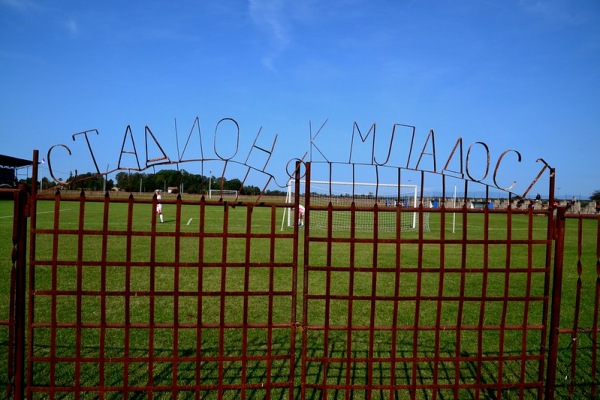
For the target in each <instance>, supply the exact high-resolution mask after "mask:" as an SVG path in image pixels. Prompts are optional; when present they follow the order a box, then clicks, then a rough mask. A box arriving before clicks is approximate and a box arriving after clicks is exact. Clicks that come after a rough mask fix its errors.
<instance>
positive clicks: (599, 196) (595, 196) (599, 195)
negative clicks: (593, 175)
mask: <svg viewBox="0 0 600 400" xmlns="http://www.w3.org/2000/svg"><path fill="white" fill-rule="evenodd" d="M590 200H592V201H600V189H598V190H596V191H594V193H592V195H591V196H590Z"/></svg>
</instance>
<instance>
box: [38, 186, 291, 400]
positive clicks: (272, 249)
mask: <svg viewBox="0 0 600 400" xmlns="http://www.w3.org/2000/svg"><path fill="white" fill-rule="evenodd" d="M157 202H158V200H157V196H156V195H155V196H154V198H152V199H151V198H137V197H135V196H133V195H130V196H129V197H128V198H118V197H117V198H114V199H113V198H110V197H109V196H108V194H107V195H106V196H105V197H104V199H93V198H86V197H85V193H83V192H82V193H81V194H80V196H79V197H75V198H68V197H66V196H61V193H60V191H58V192H57V193H56V196H55V197H54V198H53V199H47V200H46V199H43V198H38V199H37V202H36V207H37V212H34V213H33V215H32V221H31V235H32V248H31V260H30V280H29V314H30V321H29V327H28V336H29V346H28V351H29V354H28V364H27V390H28V393H29V397H30V398H54V397H62V396H64V395H68V396H69V397H71V396H75V398H78V397H79V396H84V395H85V396H91V397H93V398H129V397H131V398H154V397H159V398H160V397H161V396H162V397H166V398H203V399H204V398H228V397H236V396H238V395H240V393H241V397H242V398H246V396H247V395H246V391H252V393H253V396H255V397H256V396H259V397H265V398H269V397H276V398H283V397H290V398H291V396H292V393H293V390H292V388H293V385H294V373H295V372H294V371H295V354H296V351H295V342H296V339H295V329H296V327H295V319H296V317H295V309H296V304H295V299H296V293H295V290H296V274H297V272H296V271H297V264H296V259H297V257H296V254H295V252H294V249H295V248H297V243H296V240H297V235H294V234H293V233H290V232H287V233H281V232H279V231H278V230H277V229H276V228H277V223H276V222H277V218H276V216H277V209H278V208H279V207H282V206H283V205H282V204H267V203H263V204H261V205H260V206H257V207H255V206H254V205H253V204H229V203H228V202H227V201H223V199H221V200H220V201H207V200H206V199H204V197H203V198H202V199H201V200H200V201H195V202H194V201H184V200H182V199H181V197H180V196H178V197H177V198H176V199H173V200H169V201H165V202H164V204H163V205H162V207H163V210H164V214H165V223H161V222H159V221H158V219H157V216H156V213H155V209H156V205H157Z"/></svg>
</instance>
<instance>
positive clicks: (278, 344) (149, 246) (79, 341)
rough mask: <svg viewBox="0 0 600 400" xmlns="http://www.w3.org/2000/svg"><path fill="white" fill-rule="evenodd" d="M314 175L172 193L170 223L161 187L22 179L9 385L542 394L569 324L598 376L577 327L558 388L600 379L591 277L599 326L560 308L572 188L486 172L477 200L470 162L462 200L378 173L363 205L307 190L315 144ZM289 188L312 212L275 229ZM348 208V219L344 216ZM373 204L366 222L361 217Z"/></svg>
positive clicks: (63, 389) (84, 391)
mask: <svg viewBox="0 0 600 400" xmlns="http://www.w3.org/2000/svg"><path fill="white" fill-rule="evenodd" d="M425 176H426V175H425V174H424V173H421V182H420V187H424V186H425V185H424V177H425ZM428 179H429V178H428ZM439 179H441V186H442V187H443V188H444V192H445V191H446V190H445V187H446V186H447V185H448V184H447V182H446V178H445V177H444V176H440V178H439ZM552 179H553V175H552ZM312 180H313V181H314V180H315V179H314V178H313V179H312ZM306 182H307V183H306V186H305V187H301V185H300V179H299V176H296V184H295V193H296V196H295V197H294V200H293V201H292V202H291V203H282V202H277V201H273V202H269V201H264V202H261V203H255V202H237V201H235V202H227V201H223V199H221V200H215V201H208V200H206V199H204V198H202V199H195V200H189V199H186V200H184V199H182V197H181V196H173V197H171V198H169V199H166V200H165V201H164V204H163V208H164V209H165V214H166V221H165V223H160V222H159V221H158V220H157V216H156V213H155V208H156V205H157V201H158V200H157V198H156V197H153V198H151V197H144V196H133V195H128V196H125V197H120V196H118V195H112V196H109V195H106V196H104V197H103V198H94V197H89V196H86V194H85V193H84V192H81V193H77V194H75V195H69V194H68V193H67V192H63V191H57V192H56V193H54V194H52V195H50V196H47V195H39V196H38V195H37V194H33V195H29V198H28V194H27V193H26V192H25V191H20V192H16V194H15V224H14V234H13V246H14V251H13V268H12V271H13V272H12V281H13V285H12V290H11V304H10V310H11V313H10V316H11V317H10V320H9V321H7V322H6V323H5V324H4V325H6V326H8V327H9V331H10V333H9V335H8V336H9V346H7V347H8V349H9V354H8V358H9V363H8V365H9V367H8V370H7V372H8V373H7V375H9V377H10V378H9V380H8V385H7V386H8V390H9V391H11V393H12V394H13V395H14V397H15V398H17V399H20V398H24V397H28V398H57V397H63V396H68V397H75V398H80V397H89V396H91V397H94V398H116V397H122V396H127V397H136V398H154V397H161V396H166V397H183V398H263V397H264V398H271V397H273V398H298V397H299V398H330V397H333V398H351V397H352V398H440V399H441V398H542V397H545V398H553V397H554V393H555V389H556V387H557V386H560V384H559V383H558V382H559V381H560V379H562V378H561V377H560V376H558V375H557V373H558V374H560V373H562V370H561V371H558V372H557V360H558V359H559V356H560V355H559V352H560V351H562V350H561V348H562V347H561V346H563V347H564V338H567V336H568V339H569V340H572V343H573V342H574V340H576V339H577V337H581V336H582V335H589V337H590V338H591V340H592V345H591V348H588V349H587V350H586V353H585V354H584V355H583V357H586V360H587V359H588V358H589V361H590V364H591V368H592V370H591V372H590V377H591V378H590V379H591V381H589V383H588V387H589V389H590V390H584V391H583V392H581V391H578V390H577V388H575V386H576V384H577V382H578V381H577V375H578V371H577V369H576V366H575V361H576V360H577V359H578V357H582V356H581V355H579V356H578V354H581V351H582V349H581V347H580V348H578V347H577V345H576V344H571V345H570V346H571V347H570V350H571V349H572V351H570V354H571V358H570V360H571V363H570V364H569V365H570V366H571V367H570V370H569V371H570V375H569V376H570V380H569V382H570V385H569V387H568V388H567V390H568V392H567V393H570V394H573V393H574V394H575V395H577V394H578V393H588V394H589V393H595V390H596V386H597V379H598V377H597V371H596V368H597V365H596V363H597V341H596V339H597V335H598V302H597V299H598V296H599V295H598V293H599V291H598V288H599V287H600V278H596V283H595V285H594V287H595V297H594V298H595V299H596V300H595V302H596V303H595V306H594V307H593V310H594V311H593V321H592V326H591V327H590V328H588V329H587V330H583V331H582V330H581V329H580V325H579V324H578V318H579V316H580V315H581V314H582V313H583V311H581V308H580V306H579V301H577V306H576V307H575V317H574V319H575V320H574V321H573V324H572V326H570V327H569V328H560V327H561V326H563V325H561V324H560V306H561V293H562V286H563V285H562V277H563V273H562V269H563V265H562V260H563V252H564V234H565V221H564V214H565V209H564V208H560V207H559V208H554V207H550V208H541V207H537V206H536V205H534V204H533V203H532V204H531V205H524V206H520V207H519V204H518V203H519V201H521V200H520V199H512V200H514V202H512V203H510V204H509V206H508V207H506V208H501V207H492V206H491V203H489V199H490V196H489V193H488V192H487V189H486V192H485V195H484V196H482V198H483V202H484V203H485V205H484V206H483V207H481V208H476V207H472V208H471V206H470V205H469V202H468V201H467V200H468V193H469V192H470V190H472V189H471V188H470V187H469V184H470V183H469V182H465V183H464V193H465V195H464V199H463V200H464V201H463V202H462V204H454V203H453V204H450V203H449V202H448V201H441V202H440V204H439V206H438V207H436V208H434V207H432V206H430V204H428V202H427V201H426V199H425V197H424V195H423V192H421V194H420V196H419V200H418V202H417V203H416V204H412V205H411V204H399V203H398V204H396V203H394V204H391V203H390V202H389V199H383V198H380V197H379V193H378V190H377V189H376V190H375V195H374V196H371V197H372V199H371V200H375V201H371V204H369V205H365V204H362V203H359V202H357V201H352V200H355V198H356V196H355V193H354V191H353V192H352V196H338V195H335V194H334V193H329V197H327V196H326V200H331V199H332V198H334V197H336V196H338V197H344V198H345V203H344V202H342V203H336V202H333V201H326V202H325V203H324V204H319V203H317V202H315V201H314V200H313V198H312V197H311V196H310V194H311V193H312V191H313V188H312V187H311V165H310V163H309V164H307V166H306ZM401 182H402V181H401V179H400V173H398V182H397V183H398V184H401ZM552 187H553V180H551V182H550V189H549V192H550V197H551V198H552V196H553V192H552ZM300 193H303V197H301V196H300ZM300 199H303V200H304V206H305V209H306V214H305V217H304V226H303V227H302V226H299V225H298V224H296V223H294V224H293V227H292V228H291V229H288V230H283V231H281V230H280V229H279V222H280V221H281V219H280V218H281V216H280V215H281V213H280V211H282V209H289V208H290V207H294V221H297V220H298V217H299V205H300ZM348 200H350V201H348ZM512 200H511V201H512ZM407 215H408V216H409V217H411V218H409V219H410V220H411V221H412V223H413V225H412V226H411V229H408V230H405V229H404V228H403V227H402V221H403V218H404V217H405V216H407ZM342 216H343V218H348V221H349V224H348V225H347V226H348V228H337V227H336V224H335V222H336V221H337V220H338V219H340V218H342ZM365 216H366V217H367V219H370V221H371V222H370V224H371V225H370V226H371V227H370V229H367V230H361V229H359V228H357V227H358V224H357V221H358V219H359V218H364V217H365ZM28 217H29V218H28ZM317 217H318V218H323V219H324V221H326V222H325V225H318V224H316V219H317ZM384 220H385V221H390V220H391V221H395V222H393V223H392V225H391V226H393V229H392V230H391V231H386V229H384V227H383V221H384ZM596 220H597V218H596ZM27 221H29V222H30V230H29V232H30V233H29V235H30V236H29V247H30V248H29V267H28V268H29V269H28V275H27V276H26V275H25V271H26V268H25V264H26V257H27V251H26V244H27V240H26V238H27V237H26V234H27ZM597 222H598V221H597ZM386 223H387V222H386ZM579 223H580V224H581V222H579ZM323 226H324V227H323ZM344 226H346V225H344ZM425 226H428V227H429V228H428V229H425ZM450 226H452V229H450ZM597 226H599V227H600V223H598V224H597ZM580 236H581V235H580ZM596 238H600V231H598V233H597V236H596ZM598 240H600V239H597V242H596V243H597V251H596V256H597V258H596V260H600V244H598V243H600V242H599V241H598ZM581 242H582V241H581V238H579V243H581ZM579 253H581V245H579ZM579 258H581V255H580V254H579ZM579 264H581V263H579ZM599 265H600V261H596V266H597V275H596V277H597V276H598V275H600V272H598V271H600V268H599V267H598V266H599ZM299 266H302V269H301V270H299ZM299 271H300V272H302V278H303V279H301V280H298V279H297V276H298V272H299ZM581 274H582V273H581V271H580V269H579V268H578V276H579V279H578V282H579V283H578V289H577V293H581ZM551 279H552V280H551ZM26 282H27V284H28V286H27V292H28V293H27V297H25V294H26V290H25V288H26V286H25V283H26ZM300 293H301V296H302V297H301V298H298V296H300ZM580 297H581V296H580V295H579V294H578V295H577V296H576V298H577V299H579V298H580ZM297 310H298V311H297ZM297 312H300V314H297ZM297 315H301V318H298V317H297ZM296 332H301V335H297V334H296ZM573 338H575V339H573ZM25 339H27V343H25ZM297 339H298V340H301V346H298V344H297V342H298V340H297ZM561 340H562V341H561ZM561 343H562V344H561ZM298 347H299V348H298ZM297 364H301V368H300V367H299V366H298V365H297ZM561 393H562V392H561Z"/></svg>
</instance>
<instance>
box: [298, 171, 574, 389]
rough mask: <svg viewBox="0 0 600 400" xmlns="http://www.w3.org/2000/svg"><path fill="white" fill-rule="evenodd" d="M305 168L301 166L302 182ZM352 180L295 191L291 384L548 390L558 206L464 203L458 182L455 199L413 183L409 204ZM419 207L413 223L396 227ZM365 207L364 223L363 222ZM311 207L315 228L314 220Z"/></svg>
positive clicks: (556, 286) (559, 236)
mask: <svg viewBox="0 0 600 400" xmlns="http://www.w3.org/2000/svg"><path fill="white" fill-rule="evenodd" d="M331 170H332V166H331V165H329V166H326V168H325V171H327V172H329V171H331ZM400 175H401V173H400V171H399V172H398V174H397V176H398V182H397V186H398V187H400V186H401V183H402V181H401V180H400ZM438 178H439V179H440V180H441V183H440V185H439V187H445V186H446V177H444V176H441V177H438ZM428 179H432V178H431V177H428ZM312 180H315V179H314V177H312V178H311V171H310V166H309V167H307V174H306V189H305V193H306V194H311V193H314V192H315V191H316V190H315V189H314V188H312V187H311V181H312ZM351 184H352V186H353V188H352V190H351V191H348V193H352V195H351V196H347V195H340V194H336V193H334V191H333V190H332V189H331V187H332V185H331V184H330V185H329V188H328V192H327V193H325V194H324V195H322V196H321V200H322V198H323V197H325V198H326V201H325V202H324V203H323V204H316V200H315V198H314V196H311V195H307V196H306V197H305V203H306V204H305V205H306V229H305V238H304V240H305V244H304V246H305V258H304V289H303V327H304V331H303V336H302V339H303V346H302V351H303V352H302V382H303V386H302V395H301V397H302V398H353V397H354V396H357V395H359V396H361V397H364V398H368V399H369V398H389V399H393V398H433V399H435V398H455V399H458V398H541V397H542V395H543V393H544V390H546V391H547V393H546V395H547V396H548V398H551V397H552V396H553V385H554V376H551V374H552V371H554V370H555V368H554V367H555V365H554V362H555V359H556V353H555V352H554V353H553V350H554V351H555V349H556V346H555V345H554V344H555V342H556V335H552V336H551V337H550V338H549V337H548V335H549V333H550V332H552V331H551V330H550V326H551V325H550V324H551V323H552V324H553V326H555V327H557V326H558V325H557V324H558V321H559V306H560V278H561V274H562V270H561V257H562V251H563V248H562V238H563V235H564V232H563V229H562V226H563V218H562V217H563V213H564V209H558V210H555V209H554V208H553V207H550V208H546V209H543V208H541V207H534V205H533V204H531V205H530V206H523V207H522V208H516V207H515V208H513V207H512V206H508V207H507V208H504V209H493V208H492V207H491V204H488V203H490V198H489V196H488V192H487V191H486V192H485V196H484V202H485V206H484V207H483V208H479V209H476V208H474V207H473V208H472V206H470V205H469V202H470V200H469V194H468V193H470V192H469V188H468V185H467V183H465V186H464V193H465V194H464V202H463V204H462V205H461V206H450V207H447V206H446V203H447V201H442V202H441V203H442V204H441V206H440V207H438V208H431V207H430V206H429V204H426V203H427V202H426V201H425V199H424V196H423V192H421V194H420V196H419V200H418V201H417V202H416V203H413V204H408V206H407V204H402V203H403V202H402V201H400V202H399V203H398V204H396V202H395V203H394V204H392V203H391V202H390V201H389V199H386V198H385V197H383V196H382V195H381V191H380V190H379V188H378V187H375V188H374V189H373V190H372V192H370V193H369V195H368V196H367V198H366V199H360V200H359V199H358V198H359V193H358V189H356V188H355V186H357V185H355V184H353V183H351ZM429 185H432V183H431V180H429ZM433 185H434V186H435V184H433ZM424 186H425V174H424V173H422V174H421V179H420V182H419V187H424ZM444 192H445V190H444ZM551 193H552V192H551ZM515 200H516V199H515ZM556 211H558V217H557V218H555V217H554V213H555V212H556ZM415 213H416V216H417V217H418V221H419V222H418V226H417V227H416V229H412V231H411V230H405V229H404V228H403V227H402V223H401V221H402V218H403V216H406V215H409V216H411V215H415ZM364 214H366V215H367V219H368V220H369V221H370V223H371V227H370V229H362V230H359V228H357V227H358V226H362V225H361V224H359V221H358V220H359V218H364ZM427 214H429V215H427ZM317 216H318V217H319V218H320V219H324V220H325V221H326V222H325V223H324V224H322V223H321V224H319V226H325V228H324V229H317V228H313V226H316V224H315V223H313V219H315V218H317ZM426 217H427V221H428V226H429V228H430V229H429V231H427V230H426V229H424V223H425V220H426ZM343 218H347V219H349V223H348V224H341V223H337V220H341V219H343ZM410 219H412V218H410ZM451 219H458V221H459V224H458V225H459V228H458V229H457V230H456V232H454V233H453V232H452V231H451V230H450V229H449V222H450V221H451ZM384 220H388V221H389V220H393V221H395V224H392V227H393V229H392V230H391V231H389V232H385V229H382V228H383V227H382V226H381V225H382V223H383V222H382V221H384ZM434 225H435V226H434ZM554 243H556V258H555V261H556V266H557V268H556V269H555V270H554V275H553V258H552V254H551V253H552V249H553V244H554ZM552 276H554V286H553V287H554V289H555V291H554V293H553V297H552V298H553V304H551V303H550V298H551V296H550V294H551V293H550V289H551V282H550V278H551V277H552ZM551 306H552V310H553V311H552V321H550V320H549V318H548V316H549V309H550V307H551ZM548 341H550V343H551V348H550V350H551V352H550V357H549V360H548V363H549V365H548V371H549V372H550V375H549V377H548V382H549V385H546V380H545V378H546V376H545V371H546V357H547V353H546V351H547V348H546V344H547V343H548Z"/></svg>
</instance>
